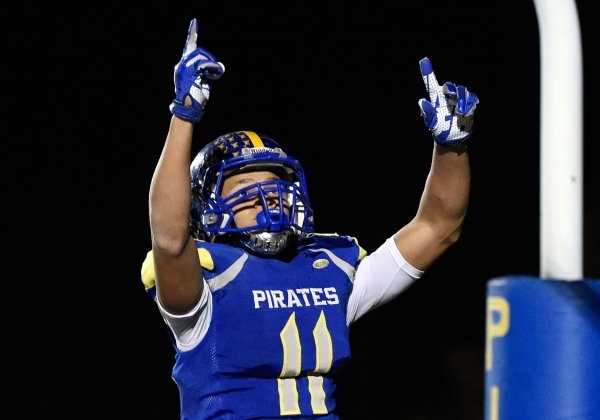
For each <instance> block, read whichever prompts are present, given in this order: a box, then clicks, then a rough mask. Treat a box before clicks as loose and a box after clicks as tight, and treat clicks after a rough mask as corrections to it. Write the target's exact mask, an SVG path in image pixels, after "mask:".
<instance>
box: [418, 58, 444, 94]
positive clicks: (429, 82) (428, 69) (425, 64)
mask: <svg viewBox="0 0 600 420" xmlns="http://www.w3.org/2000/svg"><path fill="white" fill-rule="evenodd" d="M419 67H420V68H421V76H423V82H424V83H425V89H427V92H428V93H429V98H430V99H431V100H432V101H434V100H435V98H436V97H437V91H438V89H439V86H440V85H439V83H438V81H437V79H436V77H435V73H434V72H433V66H432V65H431V61H429V58H427V57H425V58H423V59H422V60H421V61H419Z"/></svg>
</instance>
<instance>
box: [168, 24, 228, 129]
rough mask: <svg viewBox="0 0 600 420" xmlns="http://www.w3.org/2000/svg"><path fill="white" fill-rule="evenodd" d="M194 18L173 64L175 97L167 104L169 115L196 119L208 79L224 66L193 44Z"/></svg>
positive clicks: (208, 87) (205, 98) (207, 90)
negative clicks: (181, 53) (178, 56)
mask: <svg viewBox="0 0 600 420" xmlns="http://www.w3.org/2000/svg"><path fill="white" fill-rule="evenodd" d="M197 38H198V22H197V21H196V19H192V21H191V22H190V28H189V30H188V36H187V41H186V42H185V47H184V49H183V56H182V57H181V60H180V61H179V63H177V65H176V66H175V100H174V101H173V103H172V104H171V106H170V107H169V109H170V110H171V113H172V114H173V115H176V116H178V117H179V118H182V119H184V120H187V121H191V122H198V121H200V118H202V114H203V112H204V106H205V105H206V102H207V101H208V98H209V96H210V90H211V87H212V83H213V82H214V81H215V80H217V79H218V78H220V77H221V76H222V75H223V73H224V72H225V66H224V65H223V64H222V63H220V62H218V61H217V60H216V59H215V57H214V56H213V55H212V54H211V53H209V52H208V51H206V50H205V49H204V48H200V47H198V46H197V45H196V39H197Z"/></svg>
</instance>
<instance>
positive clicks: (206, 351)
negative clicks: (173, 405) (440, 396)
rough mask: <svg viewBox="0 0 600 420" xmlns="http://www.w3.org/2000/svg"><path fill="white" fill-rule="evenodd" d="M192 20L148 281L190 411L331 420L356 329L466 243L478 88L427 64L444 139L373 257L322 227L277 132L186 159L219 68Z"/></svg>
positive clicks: (220, 142)
mask: <svg viewBox="0 0 600 420" xmlns="http://www.w3.org/2000/svg"><path fill="white" fill-rule="evenodd" d="M196 39H197V23H196V20H193V21H192V22H191V24H190V28H189V31H188V39H187V42H186V44H185V48H184V52H183V56H182V58H181V61H180V62H179V63H178V65H177V66H176V68H175V92H176V98H175V100H174V101H173V103H172V104H171V107H170V109H171V112H172V114H173V117H172V119H171V126H170V130H169V133H168V135H167V139H166V143H165V146H164V149H163V151H162V155H161V157H160V160H159V162H158V165H157V167H156V171H155V173H154V177H153V179H152V184H151V187H150V225H151V233H152V251H151V252H150V253H149V254H148V257H147V259H146V261H145V262H144V264H143V267H142V278H143V281H144V283H145V286H146V288H147V290H148V291H149V292H150V293H151V294H152V295H153V296H154V297H155V300H156V303H157V305H158V308H159V310H160V312H161V313H162V315H163V317H164V319H165V321H166V323H167V324H168V325H169V327H170V330H171V331H172V335H173V338H174V344H175V349H176V363H175V367H174V369H173V378H174V379H175V381H176V382H177V385H178V387H179V391H180V396H181V417H182V418H185V419H205V418H211V419H213V418H214V419H216V418H235V419H241V418H253V419H257V418H260V419H270V418H281V417H285V416H295V417H296V418H303V419H309V418H316V417H318V418H323V419H336V418H337V417H336V415H335V400H334V398H333V392H334V390H335V378H336V374H337V373H338V372H339V371H340V369H341V368H342V367H343V366H344V365H345V364H346V363H347V361H348V359H349V357H350V349H349V340H348V338H349V337H348V335H349V330H348V328H349V326H350V325H351V324H352V323H353V322H354V321H356V320H357V319H358V318H360V317H361V316H362V315H364V314H365V313H366V312H368V311H369V310H371V309H373V308H375V307H377V306H380V305H382V304H384V303H386V302H388V301H390V300H391V299H393V298H394V297H396V296H397V295H398V294H399V293H401V292H402V291H403V290H404V289H406V287H408V286H409V285H410V284H411V283H412V282H413V281H414V280H415V279H418V278H419V277H420V276H421V275H422V274H423V271H424V270H425V269H426V268H427V267H429V265H430V264H432V263H433V262H434V261H435V260H436V259H437V258H438V257H439V256H440V255H441V254H442V253H443V252H444V251H445V250H446V249H447V248H448V247H449V246H450V245H451V244H453V243H454V242H455V241H456V240H457V239H458V236H459V234H460V231H461V226H462V223H463V219H464V217H465V212H466V210H467V202H468V195H469V182H470V172H469V162H468V156H467V149H466V140H467V139H468V137H469V136H470V134H471V131H472V125H473V112H474V110H475V107H476V105H477V103H478V99H477V96H476V95H474V94H472V93H469V92H468V91H467V89H465V88H464V87H463V86H458V87H457V86H455V85H454V84H452V83H446V84H444V85H443V86H440V85H439V84H438V82H437V80H436V78H435V76H434V73H433V70H432V67H431V63H430V61H429V60H428V59H427V58H425V59H423V60H421V62H420V68H421V73H422V75H423V80H424V82H425V85H426V89H427V91H428V93H429V101H428V100H425V99H422V100H420V101H419V106H420V108H421V112H422V116H423V118H424V120H425V124H426V125H427V127H428V128H429V130H430V131H431V132H432V134H433V139H434V153H433V162H432V166H431V172H430V174H429V177H428V179H427V183H426V185H425V190H424V192H423V196H422V199H421V203H420V206H419V209H418V212H417V214H416V216H415V218H414V219H413V220H412V221H411V222H410V223H408V224H407V225H406V226H404V227H402V228H401V229H400V230H399V231H398V232H397V233H396V234H394V235H393V236H392V237H390V238H389V239H388V240H387V241H385V243H384V244H383V245H381V247H380V248H379V249H377V250H376V251H375V252H373V253H372V254H371V255H368V256H367V255H366V252H365V251H364V250H363V249H362V248H361V247H360V246H359V245H358V244H357V242H356V241H355V240H354V239H353V238H352V237H347V236H337V235H322V234H318V233H316V232H315V231H314V226H313V211H312V208H311V204H310V200H309V196H308V192H307V186H306V180H305V175H304V171H303V169H302V166H301V165H300V163H299V162H298V161H297V160H296V159H294V158H293V157H292V156H290V155H289V154H288V153H287V152H286V151H285V150H284V149H283V148H282V147H281V146H280V145H279V144H278V143H276V142H275V141H274V140H273V139H271V138H269V137H267V136H265V135H262V134H258V133H255V132H251V131H238V132H232V133H229V134H225V135H223V136H221V137H219V138H217V139H216V140H214V141H213V142H211V143H209V144H208V145H206V146H205V147H204V148H203V149H202V150H201V151H200V152H199V153H198V155H197V156H196V157H195V158H194V159H193V161H192V164H191V183H190V161H191V160H192V159H191V158H192V157H191V152H190V150H191V143H192V132H193V129H194V124H195V123H197V122H198V121H200V119H201V117H202V114H203V112H204V108H205V105H206V103H207V100H208V99H209V95H210V91H211V88H212V85H213V83H214V82H215V81H216V80H217V79H219V78H220V77H221V76H222V75H223V73H224V70H225V68H224V66H223V65H222V64H221V63H219V62H218V61H217V60H216V59H215V57H213V55H212V54H210V53H209V52H207V51H206V50H205V49H203V48H200V47H198V46H197V45H196Z"/></svg>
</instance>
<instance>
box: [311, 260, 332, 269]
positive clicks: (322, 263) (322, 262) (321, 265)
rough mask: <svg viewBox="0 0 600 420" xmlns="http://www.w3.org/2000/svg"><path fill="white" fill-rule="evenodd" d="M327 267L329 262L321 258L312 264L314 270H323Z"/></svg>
mask: <svg viewBox="0 0 600 420" xmlns="http://www.w3.org/2000/svg"><path fill="white" fill-rule="evenodd" d="M328 265H329V261H328V260H325V259H323V258H320V259H318V260H317V261H315V262H314V263H313V267H314V268H325V267H327V266H328Z"/></svg>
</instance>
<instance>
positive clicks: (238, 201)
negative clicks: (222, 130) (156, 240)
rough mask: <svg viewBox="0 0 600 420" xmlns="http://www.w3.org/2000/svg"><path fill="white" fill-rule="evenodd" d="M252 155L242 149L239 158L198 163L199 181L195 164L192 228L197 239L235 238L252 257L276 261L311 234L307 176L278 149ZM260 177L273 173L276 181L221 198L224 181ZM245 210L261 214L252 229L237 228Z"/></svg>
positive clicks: (257, 150)
mask: <svg viewBox="0 0 600 420" xmlns="http://www.w3.org/2000/svg"><path fill="white" fill-rule="evenodd" d="M261 138H262V139H267V140H270V139H269V138H268V137H261ZM270 142H272V143H273V144H274V145H276V143H275V142H273V141H272V140H270ZM209 146H210V145H209ZM245 149H246V150H245ZM249 150H250V148H242V150H241V152H242V153H239V155H238V156H234V157H231V158H228V159H224V160H222V161H220V162H214V164H212V165H209V166H208V165H202V163H203V162H199V163H200V164H198V163H196V167H197V168H199V169H200V171H199V173H197V174H196V175H201V177H197V178H196V179H194V175H195V174H194V163H193V164H192V188H193V189H192V212H191V222H190V225H191V227H192V231H193V233H194V231H195V233H196V235H195V236H197V237H199V236H200V237H202V236H203V238H202V239H208V240H215V239H216V238H218V237H220V236H225V238H224V239H226V237H229V238H236V239H237V240H239V241H240V243H242V244H243V245H244V246H245V247H247V248H248V249H251V250H252V251H254V252H257V253H261V254H266V255H275V254H278V253H279V252H281V251H282V250H283V249H285V247H286V245H287V244H288V239H289V238H290V237H291V236H292V235H298V236H306V235H308V234H309V233H311V232H312V231H313V228H312V210H311V208H310V203H309V201H308V196H307V194H306V182H305V179H304V173H303V171H302V168H301V167H300V165H299V163H298V162H297V161H296V160H295V159H292V158H290V157H288V156H287V154H285V153H284V152H283V151H282V150H281V149H280V148H278V147H276V148H267V147H262V148H254V149H251V151H249ZM201 153H202V152H201ZM199 156H200V154H199ZM197 159H198V158H197ZM195 162H196V160H195ZM207 166H208V167H207ZM203 168H204V169H205V170H204V171H201V170H202V169H203ZM256 171H268V172H271V173H273V174H275V175H277V179H269V180H266V181H262V182H258V183H252V184H248V185H246V186H244V187H242V188H239V189H237V190H235V191H234V192H233V193H231V194H229V195H228V196H227V197H223V196H222V195H221V192H222V190H223V185H224V183H225V180H226V179H228V178H229V177H231V176H234V175H237V174H243V173H251V172H256ZM201 172H203V173H201ZM202 175H203V176H202ZM273 178H275V177H273ZM194 181H196V182H194ZM245 206H248V207H251V208H255V209H256V210H257V211H258V213H257V214H256V218H255V220H252V222H253V223H252V224H251V225H247V223H245V226H243V227H238V226H237V225H236V222H235V219H236V217H235V216H236V212H239V211H240V210H243V209H245Z"/></svg>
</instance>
